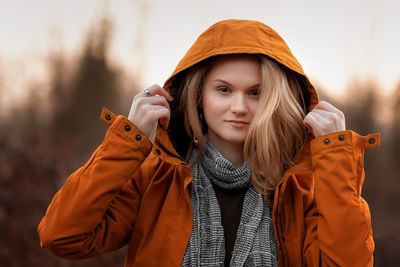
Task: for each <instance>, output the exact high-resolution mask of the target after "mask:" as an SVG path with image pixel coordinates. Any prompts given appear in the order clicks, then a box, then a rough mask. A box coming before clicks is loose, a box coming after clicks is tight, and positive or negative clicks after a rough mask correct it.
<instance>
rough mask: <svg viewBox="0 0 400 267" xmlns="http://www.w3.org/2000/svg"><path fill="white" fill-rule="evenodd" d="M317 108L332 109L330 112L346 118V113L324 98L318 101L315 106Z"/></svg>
mask: <svg viewBox="0 0 400 267" xmlns="http://www.w3.org/2000/svg"><path fill="white" fill-rule="evenodd" d="M315 108H316V109H319V110H325V111H330V112H333V113H336V114H337V115H338V116H339V117H340V118H344V114H343V112H342V111H341V110H340V109H338V108H336V107H335V106H334V105H332V104H330V103H328V102H326V101H324V100H321V101H320V102H319V103H318V105H316V106H315Z"/></svg>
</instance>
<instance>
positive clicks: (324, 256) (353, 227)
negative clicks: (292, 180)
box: [304, 131, 380, 266]
mask: <svg viewBox="0 0 400 267" xmlns="http://www.w3.org/2000/svg"><path fill="white" fill-rule="evenodd" d="M379 139H380V135H379V134H371V135H368V136H366V137H362V136H360V135H358V134H357V133H355V132H352V131H342V132H337V133H332V134H328V135H325V136H321V137H318V138H316V139H314V140H312V141H311V159H312V173H313V177H314V182H315V188H314V190H315V191H314V193H315V195H314V200H313V205H312V208H311V209H310V210H309V211H308V213H307V215H306V218H305V223H306V231H307V232H306V238H305V244H304V249H305V251H304V261H305V265H306V266H373V251H374V241H373V237H372V229H371V217H370V212H369V208H368V205H367V203H366V202H365V200H364V199H363V198H362V197H361V188H362V185H363V182H364V149H365V148H368V147H373V146H377V145H379Z"/></svg>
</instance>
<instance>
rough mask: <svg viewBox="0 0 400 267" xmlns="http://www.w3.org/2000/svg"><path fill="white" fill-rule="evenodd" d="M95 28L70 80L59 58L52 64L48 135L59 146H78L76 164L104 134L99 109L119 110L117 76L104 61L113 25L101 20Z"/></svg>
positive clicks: (119, 97) (119, 90)
mask: <svg viewBox="0 0 400 267" xmlns="http://www.w3.org/2000/svg"><path fill="white" fill-rule="evenodd" d="M94 25H95V26H94V27H93V28H92V30H91V31H90V32H89V34H88V36H87V39H86V42H85V46H84V50H83V54H82V55H81V58H80V60H79V62H78V64H77V70H76V72H74V73H73V74H72V77H68V78H67V79H66V77H65V76H66V75H67V74H66V68H65V63H64V60H63V58H62V57H60V56H57V55H56V56H55V57H54V58H53V59H52V61H51V62H52V69H53V81H52V82H53V85H52V94H51V98H52V102H53V104H54V109H53V112H54V114H53V123H52V126H51V132H52V135H53V138H54V140H55V141H56V142H57V143H58V144H61V143H62V142H64V143H65V142H67V143H72V144H75V145H76V146H78V147H77V152H78V153H79V155H82V157H80V156H79V157H78V159H77V160H78V161H80V160H82V158H87V156H88V155H87V154H88V153H89V152H90V150H91V149H93V147H94V146H95V145H97V144H99V142H100V141H101V137H102V136H103V135H104V132H105V127H104V124H103V123H102V122H101V121H100V120H99V115H100V112H101V108H102V106H107V107H109V108H112V109H114V110H117V111H119V108H118V107H119V102H120V100H121V86H120V84H119V74H118V72H117V71H114V70H112V69H111V68H110V66H109V64H108V61H107V51H108V47H109V43H110V36H111V31H112V23H111V22H110V21H109V20H108V19H107V18H102V19H101V20H100V22H99V23H96V24H94ZM66 80H67V81H68V80H70V82H69V83H68V82H66ZM77 140H79V142H75V141H77Z"/></svg>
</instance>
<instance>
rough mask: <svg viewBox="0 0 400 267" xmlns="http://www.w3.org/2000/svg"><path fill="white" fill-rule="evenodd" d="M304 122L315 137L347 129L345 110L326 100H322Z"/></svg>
mask: <svg viewBox="0 0 400 267" xmlns="http://www.w3.org/2000/svg"><path fill="white" fill-rule="evenodd" d="M303 123H304V124H305V125H306V127H307V128H308V129H309V130H311V131H312V133H313V134H314V136H315V137H319V136H321V135H325V134H329V133H334V132H339V131H344V130H346V122H345V118H344V114H343V112H342V111H340V110H339V109H337V108H336V107H334V106H333V105H331V104H329V103H328V102H326V101H320V102H319V103H318V104H317V105H316V106H315V107H314V108H313V110H311V111H310V112H309V113H308V114H307V116H306V117H305V118H304V120H303Z"/></svg>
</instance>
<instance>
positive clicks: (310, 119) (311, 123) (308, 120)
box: [303, 112, 318, 136]
mask: <svg viewBox="0 0 400 267" xmlns="http://www.w3.org/2000/svg"><path fill="white" fill-rule="evenodd" d="M303 123H304V125H305V126H306V127H307V128H308V129H309V130H310V132H311V133H313V134H314V136H315V133H314V128H317V125H318V121H317V120H316V118H315V117H314V116H313V114H312V113H311V112H310V113H308V114H307V116H306V117H305V118H304V120H303Z"/></svg>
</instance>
